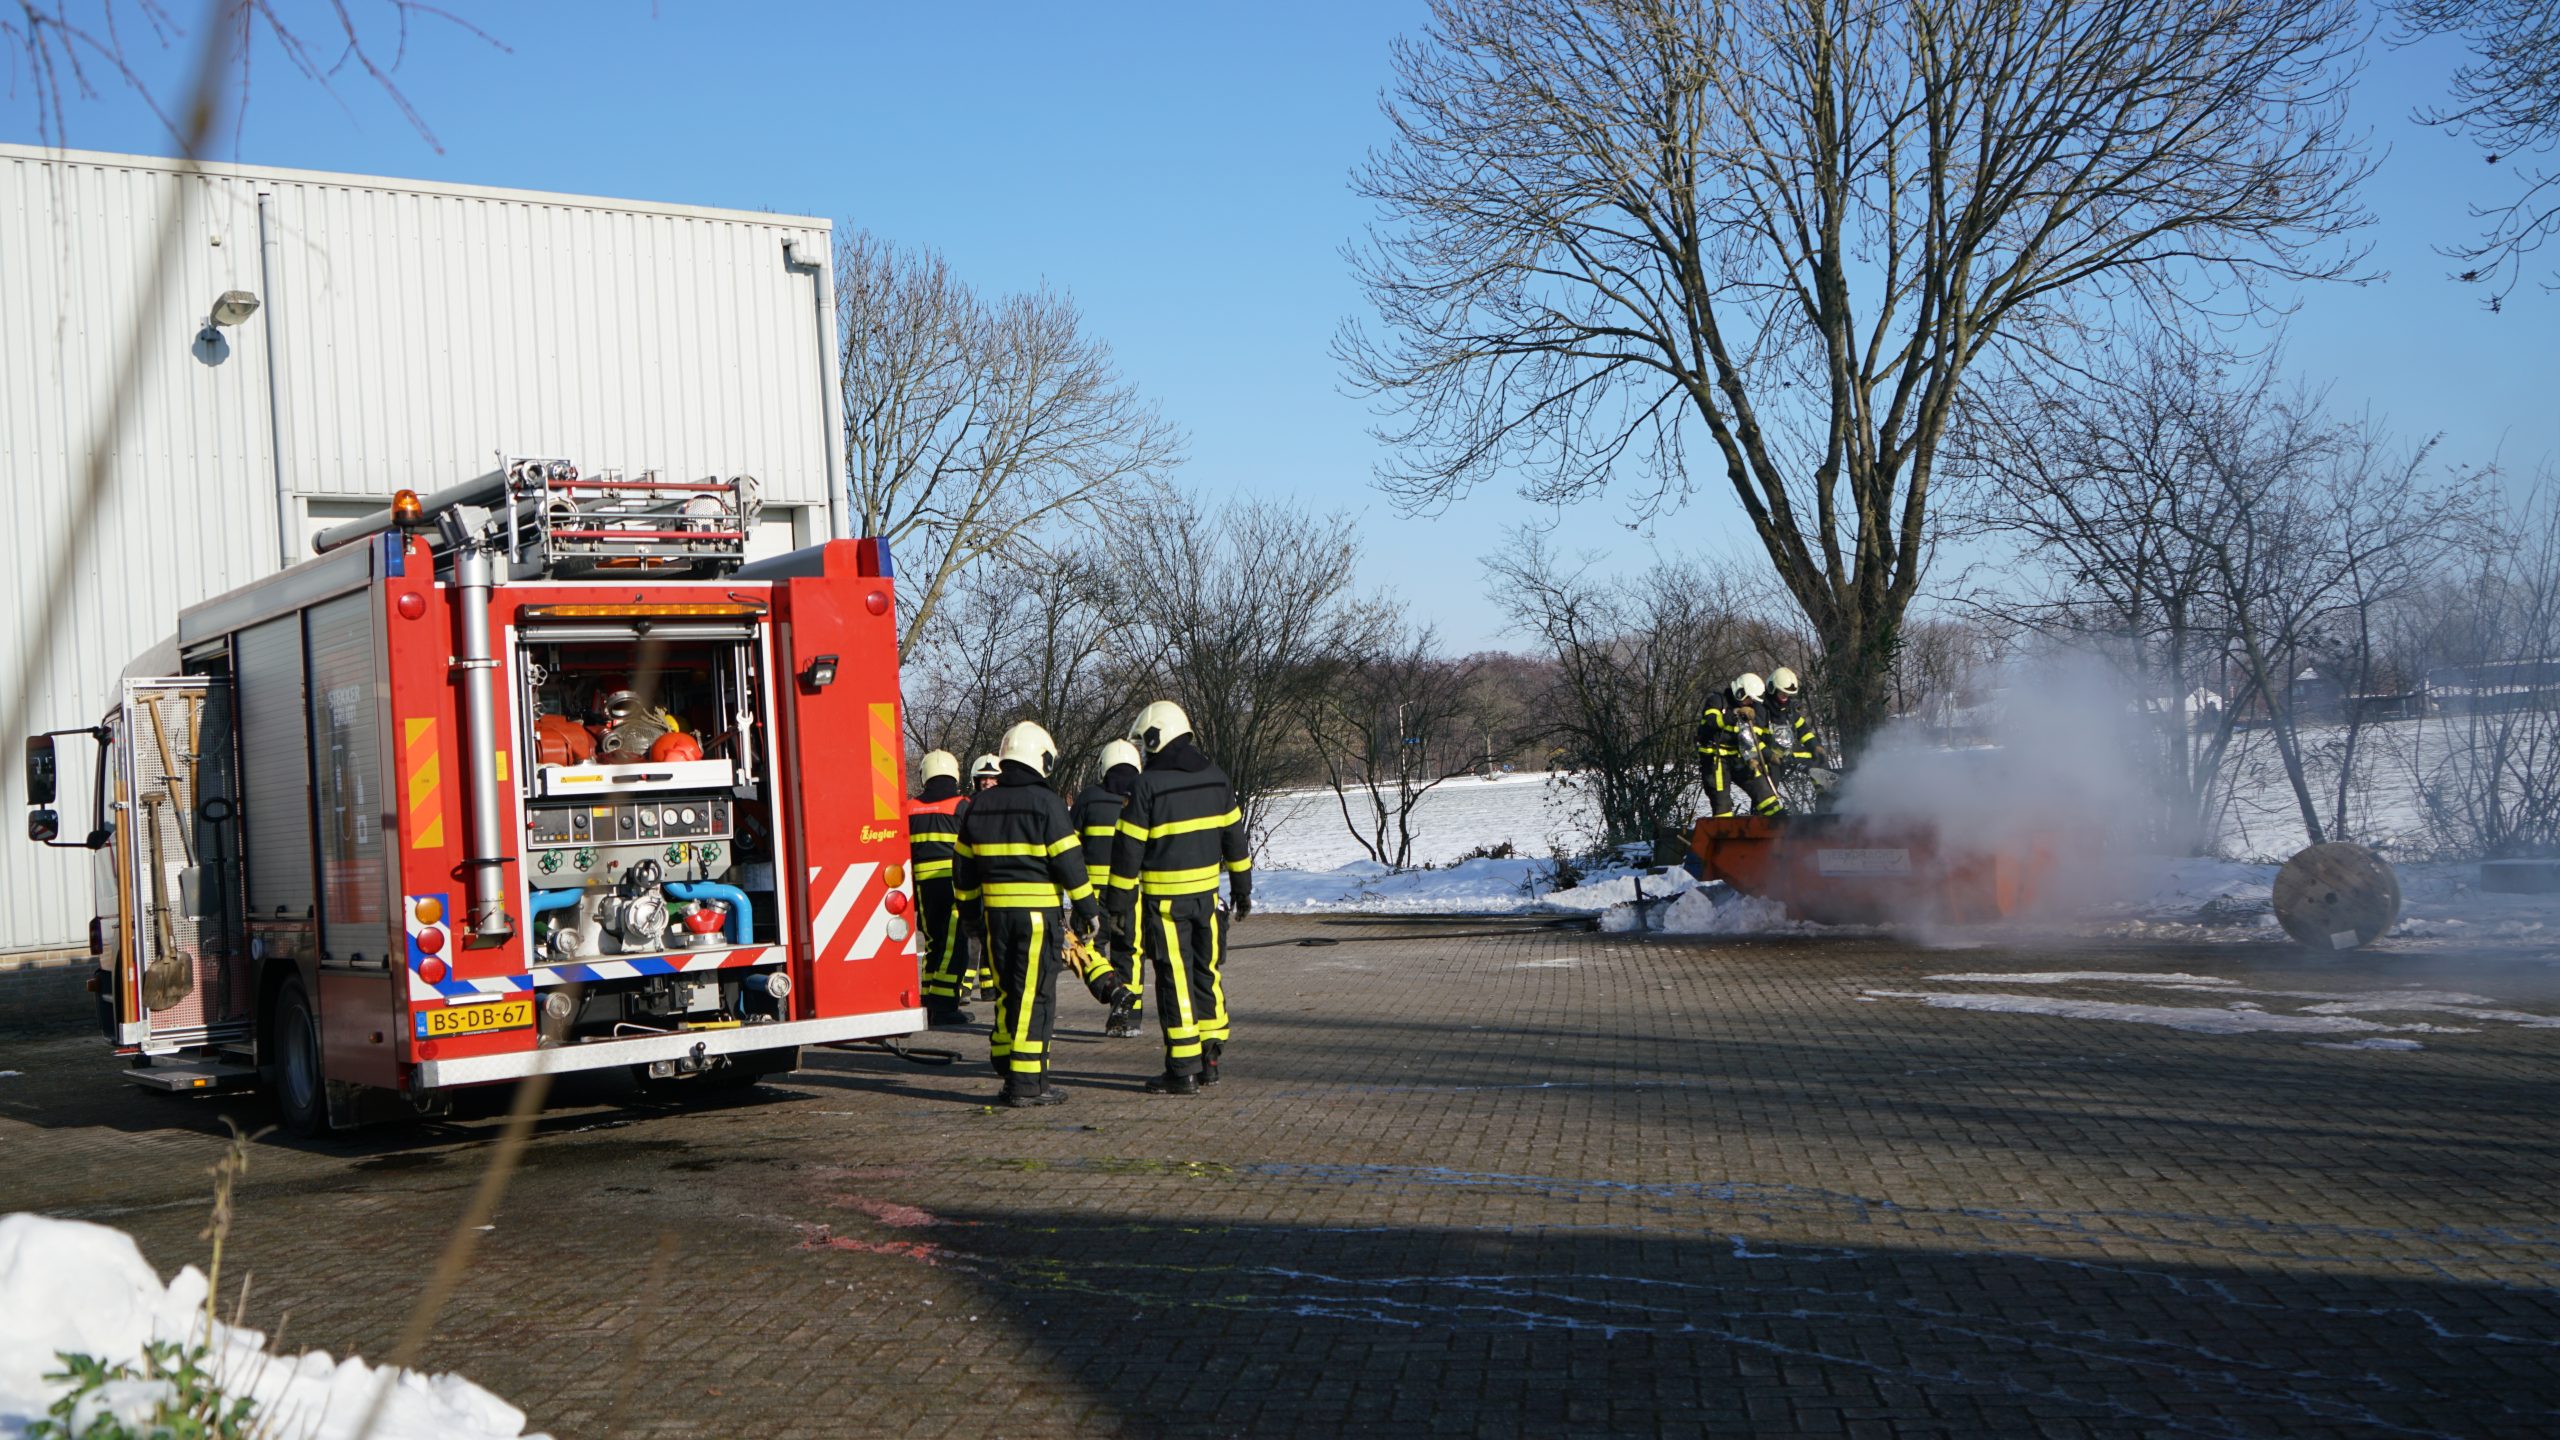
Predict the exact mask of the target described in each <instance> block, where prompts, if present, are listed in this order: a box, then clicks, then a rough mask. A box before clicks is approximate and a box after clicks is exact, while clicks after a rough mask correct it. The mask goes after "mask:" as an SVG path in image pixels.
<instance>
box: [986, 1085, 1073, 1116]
mask: <svg viewBox="0 0 2560 1440" xmlns="http://www.w3.org/2000/svg"><path fill="white" fill-rule="evenodd" d="M1031 1087H1032V1088H1023V1089H1016V1088H1015V1087H1013V1086H1012V1085H1007V1086H1005V1087H1004V1089H1003V1090H1002V1091H1001V1092H1000V1093H998V1094H997V1096H996V1100H997V1101H998V1103H1000V1104H1003V1105H1005V1106H1007V1107H1008V1108H1011V1109H1015V1110H1037V1109H1039V1108H1040V1107H1041V1106H1043V1105H1064V1104H1066V1103H1067V1092H1066V1091H1064V1090H1061V1089H1059V1088H1058V1087H1057V1086H1055V1085H1052V1084H1050V1083H1049V1082H1048V1081H1047V1080H1034V1081H1032V1082H1031Z"/></svg>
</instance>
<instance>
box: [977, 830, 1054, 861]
mask: <svg viewBox="0 0 2560 1440" xmlns="http://www.w3.org/2000/svg"><path fill="white" fill-rule="evenodd" d="M1077 844H1078V841H1077V840H1076V837H1074V836H1073V835H1069V836H1066V837H1064V838H1062V839H1058V840H1054V841H1051V842H1050V843H1049V844H1046V845H1033V844H1029V843H1027V842H1022V841H1012V840H999V841H995V842H993V843H991V844H986V845H971V844H969V843H967V842H966V841H963V842H962V843H961V845H960V847H959V851H960V853H961V854H963V855H966V856H968V857H969V858H970V859H972V860H978V859H983V858H986V857H989V856H995V855H1027V856H1030V857H1032V858H1034V859H1037V858H1039V857H1041V856H1044V855H1064V854H1066V853H1067V852H1068V851H1070V850H1073V849H1074V848H1076V845H1077Z"/></svg>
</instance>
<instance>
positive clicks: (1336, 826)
mask: <svg viewBox="0 0 2560 1440" xmlns="http://www.w3.org/2000/svg"><path fill="white" fill-rule="evenodd" d="M1360 803H1361V801H1360V797H1358V796H1357V795H1355V796H1353V797H1352V806H1353V810H1352V813H1353V814H1355V815H1357V814H1358V813H1360V812H1359V808H1358V807H1359V805H1360ZM1413 816H1414V818H1413V825H1414V849H1413V861H1414V863H1415V864H1417V865H1446V864H1448V863H1449V862H1451V861H1453V860H1455V859H1457V858H1458V857H1459V856H1461V855H1464V854H1466V853H1467V852H1468V851H1470V850H1477V849H1483V848H1487V847H1490V846H1494V845H1499V844H1503V843H1505V842H1508V843H1509V844H1510V845H1511V847H1512V848H1513V849H1515V850H1517V851H1519V852H1520V853H1521V854H1523V855H1546V854H1550V853H1552V852H1553V850H1554V849H1555V846H1556V843H1558V842H1561V843H1562V844H1563V846H1564V848H1565V849H1566V850H1568V851H1578V850H1582V849H1584V848H1586V847H1587V845H1588V836H1589V835H1590V834H1591V833H1592V832H1594V831H1595V830H1596V829H1597V828H1598V827H1596V826H1595V825H1593V824H1592V823H1591V821H1592V813H1591V806H1590V804H1589V802H1588V801H1586V800H1585V799H1584V798H1583V797H1582V796H1581V795H1580V794H1579V793H1577V792H1575V791H1573V790H1570V789H1568V788H1566V787H1565V786H1564V785H1563V784H1562V783H1561V781H1560V779H1558V778H1555V777H1551V776H1550V775H1549V773H1548V772H1546V771H1544V770H1532V771H1525V772H1521V773H1518V774H1509V775H1503V776H1500V777H1498V778H1496V779H1492V780H1479V779H1475V778H1472V777H1461V778H1459V779H1456V780H1449V781H1444V782H1442V783H1441V784H1440V785H1438V786H1437V787H1435V788H1433V789H1432V790H1430V791H1429V792H1427V793H1425V794H1424V795H1423V797H1422V799H1421V800H1420V801H1419V802H1417V803H1416V804H1415V806H1414V812H1413ZM1265 823H1266V825H1267V826H1268V827H1269V831H1270V833H1269V834H1268V835H1267V836H1265V837H1264V839H1263V843H1262V849H1261V852H1260V853H1259V854H1258V855H1257V856H1256V858H1255V861H1254V863H1255V865H1257V866H1263V865H1270V866H1277V867H1279V868H1281V869H1284V870H1310V871H1324V870H1332V869H1335V868H1337V867H1339V866H1344V865H1349V864H1352V863H1354V862H1356V861H1365V860H1367V859H1368V858H1369V853H1368V852H1367V851H1365V850H1363V849H1361V848H1360V844H1359V842H1358V841H1356V840H1354V839H1353V838H1352V837H1351V827H1350V826H1348V825H1346V824H1344V823H1343V819H1342V807H1341V805H1340V804H1339V803H1338V802H1337V801H1336V800H1335V799H1334V796H1333V792H1332V791H1331V790H1322V789H1318V790H1290V791H1285V792H1283V793H1281V794H1280V795H1277V796H1275V797H1273V799H1272V801H1271V810H1270V814H1269V817H1268V819H1267V820H1266V821H1265Z"/></svg>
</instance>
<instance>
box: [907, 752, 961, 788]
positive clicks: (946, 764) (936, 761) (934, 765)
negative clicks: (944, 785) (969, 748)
mask: <svg viewBox="0 0 2560 1440" xmlns="http://www.w3.org/2000/svg"><path fill="white" fill-rule="evenodd" d="M916 774H917V775H918V776H920V777H922V778H923V779H925V780H928V781H931V780H952V781H957V780H958V779H959V778H960V757H959V756H957V755H954V754H952V753H951V752H950V751H948V750H927V751H926V752H924V759H923V760H922V761H920V762H918V764H917V765H916Z"/></svg>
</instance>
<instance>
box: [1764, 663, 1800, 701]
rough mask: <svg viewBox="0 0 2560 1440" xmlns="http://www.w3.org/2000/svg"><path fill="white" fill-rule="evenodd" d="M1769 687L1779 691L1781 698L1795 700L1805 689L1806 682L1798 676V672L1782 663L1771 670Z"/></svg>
mask: <svg viewBox="0 0 2560 1440" xmlns="http://www.w3.org/2000/svg"><path fill="white" fill-rule="evenodd" d="M1769 688H1770V689H1772V690H1775V691H1777V692H1778V698H1779V699H1781V700H1793V699H1794V698H1796V695H1797V693H1798V692H1799V691H1801V690H1803V689H1804V682H1803V681H1801V680H1799V679H1797V678H1796V672H1794V671H1793V670H1790V669H1788V668H1787V667H1786V666H1784V665H1781V666H1779V667H1778V668H1777V669H1775V670H1772V671H1770V672H1769Z"/></svg>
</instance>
